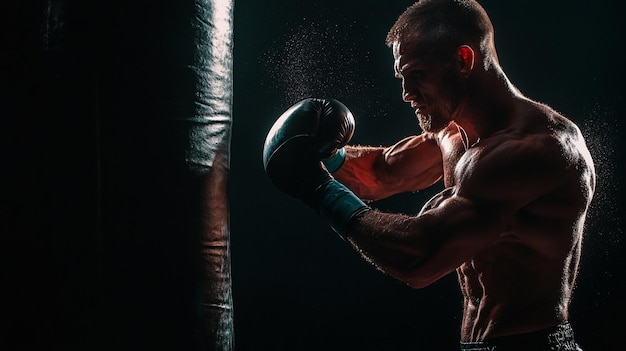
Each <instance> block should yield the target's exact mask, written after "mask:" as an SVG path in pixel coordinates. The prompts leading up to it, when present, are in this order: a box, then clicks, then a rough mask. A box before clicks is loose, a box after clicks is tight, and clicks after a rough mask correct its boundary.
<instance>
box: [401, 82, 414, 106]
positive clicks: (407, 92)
mask: <svg viewBox="0 0 626 351" xmlns="http://www.w3.org/2000/svg"><path fill="white" fill-rule="evenodd" d="M415 96H416V95H415V91H414V89H413V87H412V86H411V85H410V84H409V82H408V80H407V79H403V80H402V100H404V101H405V102H411V101H412V100H414V99H415Z"/></svg>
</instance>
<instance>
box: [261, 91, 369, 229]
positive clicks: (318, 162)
mask: <svg viewBox="0 0 626 351" xmlns="http://www.w3.org/2000/svg"><path fill="white" fill-rule="evenodd" d="M354 128H355V125H354V117H353V116H352V113H351V112H350V110H348V108H347V107H346V106H345V105H344V104H342V103H341V102H339V101H337V100H333V99H313V98H309V99H305V100H302V101H300V102H298V103H296V104H295V105H293V106H291V107H290V108H289V109H288V110H287V111H285V112H284V113H283V114H282V115H281V116H280V117H279V118H278V120H276V122H275V123H274V125H273V126H272V128H271V129H270V131H269V133H268V135H267V137H266V139H265V145H264V148H263V166H264V167H265V172H266V173H267V175H268V176H269V178H270V179H271V181H272V183H273V184H274V185H275V186H276V187H277V188H278V189H280V190H281V191H283V192H285V193H287V194H289V195H291V196H293V197H296V198H298V199H301V200H303V201H304V202H305V203H306V204H307V205H309V206H310V207H312V208H313V209H315V210H316V211H317V212H318V213H319V214H320V215H322V216H323V217H325V218H326V219H327V220H328V221H329V222H330V225H331V226H332V228H333V229H334V230H335V231H336V232H337V233H339V235H341V236H342V237H343V238H344V239H345V232H346V229H347V226H348V223H349V222H350V221H351V220H352V219H353V218H355V217H356V216H358V215H360V214H362V213H364V212H366V211H368V210H369V209H370V208H369V207H368V206H367V205H366V204H365V203H364V202H363V201H361V200H360V199H359V198H358V197H357V196H356V195H354V193H352V191H350V190H349V189H348V188H346V187H345V186H344V185H343V184H341V183H339V182H338V181H337V180H335V179H334V178H333V177H332V175H331V174H330V172H329V169H330V170H331V171H334V170H335V169H337V168H338V167H340V166H341V163H342V162H343V158H344V157H345V150H344V149H343V147H344V146H345V145H346V144H347V143H348V142H349V141H350V139H351V138H352V135H353V133H354ZM322 161H324V162H322Z"/></svg>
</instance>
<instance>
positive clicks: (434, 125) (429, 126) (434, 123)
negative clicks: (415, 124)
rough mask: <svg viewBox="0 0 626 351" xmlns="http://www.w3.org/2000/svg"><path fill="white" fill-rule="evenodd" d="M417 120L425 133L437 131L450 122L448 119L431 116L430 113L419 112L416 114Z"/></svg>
mask: <svg viewBox="0 0 626 351" xmlns="http://www.w3.org/2000/svg"><path fill="white" fill-rule="evenodd" d="M417 120H418V121H419V125H420V128H422V130H423V131H425V132H427V133H438V132H440V131H442V130H444V129H445V128H446V127H447V126H448V124H450V121H449V120H446V119H443V118H436V117H434V118H433V117H432V115H423V114H421V113H418V114H417Z"/></svg>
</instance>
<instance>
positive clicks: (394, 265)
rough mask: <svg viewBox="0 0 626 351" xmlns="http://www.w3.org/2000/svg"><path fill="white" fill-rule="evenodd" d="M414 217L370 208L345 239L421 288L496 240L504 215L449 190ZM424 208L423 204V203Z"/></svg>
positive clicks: (374, 261)
mask: <svg viewBox="0 0 626 351" xmlns="http://www.w3.org/2000/svg"><path fill="white" fill-rule="evenodd" d="M429 204H430V205H433V206H434V207H433V208H427V207H425V208H424V209H423V210H422V212H420V214H419V215H417V216H406V215H400V214H391V213H383V212H380V211H375V210H372V211H369V212H367V213H365V214H364V215H362V216H361V217H359V218H358V219H355V220H354V221H353V222H352V223H351V225H350V227H349V228H348V233H347V237H348V241H349V242H350V243H351V244H352V245H353V246H354V248H355V249H356V250H357V251H359V252H360V253H361V255H362V256H363V257H364V258H365V259H366V260H367V261H368V262H370V263H371V264H373V265H374V266H376V267H377V268H378V269H380V270H381V271H383V272H385V273H387V274H389V275H391V276H393V277H395V278H397V279H399V280H401V281H403V282H405V283H407V284H408V285H409V286H411V287H415V288H421V287H425V286H427V285H429V284H431V283H433V282H435V281H436V280H438V279H439V278H441V277H443V276H444V275H447V274H448V273H450V272H452V271H454V270H455V269H456V268H457V267H459V266H460V265H461V264H462V263H463V262H465V261H467V260H468V259H470V258H471V257H472V256H474V255H475V254H476V253H477V252H479V251H480V250H482V248H484V247H486V246H487V245H489V244H490V243H491V242H493V241H494V240H496V239H497V237H498V234H499V233H500V232H501V231H502V229H503V228H504V226H505V223H506V221H505V218H506V217H507V215H506V214H505V213H503V212H500V211H498V210H497V209H495V208H493V207H489V206H487V205H485V204H480V203H478V202H476V201H473V200H471V199H468V198H465V197H462V196H459V195H458V194H456V193H455V189H454V188H448V189H446V190H444V191H443V192H441V193H440V194H438V195H437V196H435V198H433V199H432V200H431V201H429ZM427 206H428V204H427Z"/></svg>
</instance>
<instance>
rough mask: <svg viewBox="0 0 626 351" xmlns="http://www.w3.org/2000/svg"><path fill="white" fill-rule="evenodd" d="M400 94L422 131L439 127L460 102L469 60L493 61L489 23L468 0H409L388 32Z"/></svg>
mask: <svg viewBox="0 0 626 351" xmlns="http://www.w3.org/2000/svg"><path fill="white" fill-rule="evenodd" d="M386 42H387V45H388V46H390V47H392V48H393V54H394V59H395V62H394V70H395V74H396V77H398V78H400V79H402V87H403V99H404V100H405V101H407V102H411V106H412V107H414V108H415V109H416V112H417V116H418V118H419V120H420V125H421V126H422V128H423V129H424V130H425V131H432V132H436V131H439V130H441V129H443V128H445V126H447V125H448V123H449V122H450V121H451V120H452V119H453V115H454V114H455V112H456V111H457V109H458V108H459V105H460V104H461V103H462V102H463V99H464V97H465V96H466V94H467V91H468V89H469V88H468V86H467V82H466V80H467V79H466V78H468V77H469V76H470V74H471V73H472V71H473V70H474V63H475V62H476V63H477V64H479V65H480V64H481V63H482V65H481V66H482V67H480V68H481V69H484V70H488V69H489V68H490V67H492V66H494V65H496V64H497V55H496V51H495V46H494V41H493V26H492V24H491V21H490V20H489V17H488V16H487V13H486V12H485V10H484V9H483V8H482V7H481V6H480V5H479V4H478V3H477V2H476V1H473V0H421V1H418V2H416V3H415V4H413V5H412V6H410V7H409V8H408V9H407V10H406V11H405V12H404V13H403V14H402V15H400V17H399V18H398V20H397V21H396V23H395V24H394V25H393V27H392V28H391V29H390V31H389V33H388V35H387V41H386Z"/></svg>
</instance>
